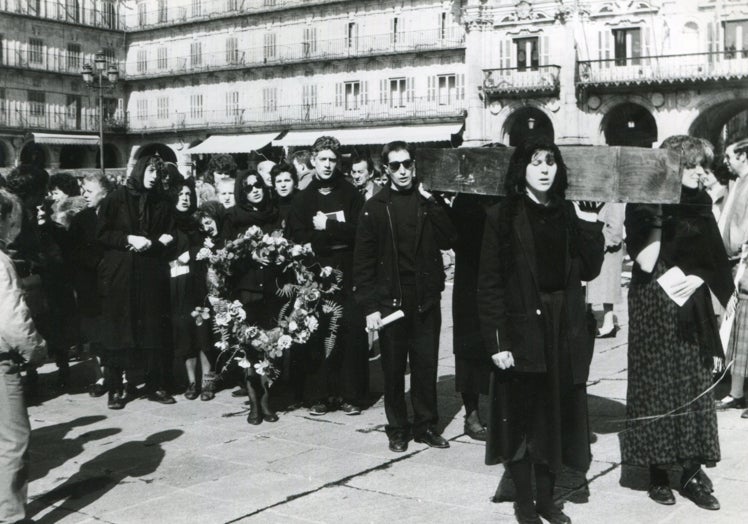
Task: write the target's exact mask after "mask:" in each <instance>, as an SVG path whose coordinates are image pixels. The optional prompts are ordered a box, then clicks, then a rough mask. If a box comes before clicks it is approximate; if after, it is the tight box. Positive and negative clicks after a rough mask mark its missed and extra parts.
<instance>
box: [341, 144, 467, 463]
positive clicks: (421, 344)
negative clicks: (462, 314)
mask: <svg viewBox="0 0 748 524" xmlns="http://www.w3.org/2000/svg"><path fill="white" fill-rule="evenodd" d="M382 163H383V165H384V166H385V169H386V171H387V173H388V174H389V177H390V185H389V186H387V187H385V188H383V189H382V190H381V191H380V192H379V193H377V194H376V195H374V196H373V197H372V198H371V199H370V200H368V201H367V202H366V204H365V205H364V211H363V213H362V215H361V218H360V219H359V224H358V229H357V232H356V247H355V253H354V265H353V268H354V272H353V274H354V293H355V295H356V298H357V300H358V302H359V303H360V304H361V305H362V307H363V308H364V312H365V313H366V315H367V316H366V329H367V330H369V331H373V330H381V331H380V334H379V336H380V347H381V350H382V369H383V371H384V389H385V391H384V407H385V412H386V414H387V435H388V437H389V440H390V449H391V450H392V451H396V452H402V451H405V450H406V449H408V426H409V424H408V412H407V408H406V405H405V367H406V362H407V360H408V357H410V376H411V401H412V403H413V436H414V439H415V441H416V442H424V443H426V444H428V445H429V446H432V447H438V448H447V447H449V444H448V443H447V441H446V440H444V438H442V437H441V435H439V434H437V433H436V431H435V426H436V423H437V420H438V412H437V401H436V375H437V360H438V357H439V330H440V328H441V307H440V306H441V304H440V302H441V292H442V290H443V289H444V268H443V265H442V256H441V252H440V250H442V249H450V248H451V247H452V244H453V243H454V242H455V240H456V236H457V234H456V231H455V228H454V226H453V225H452V223H451V222H450V220H449V218H448V216H447V214H446V211H445V209H444V207H443V205H442V204H441V203H440V202H439V201H437V200H436V199H435V198H434V197H433V196H432V195H431V194H429V193H428V192H427V191H426V190H425V189H423V186H422V185H421V184H418V182H417V180H416V177H415V165H414V161H413V157H412V154H411V151H410V148H409V147H408V144H406V143H405V142H391V143H390V144H387V145H386V146H385V147H384V149H383V151H382ZM398 310H401V311H402V312H403V313H404V318H401V319H399V320H396V321H394V322H393V323H391V324H388V325H386V326H384V325H383V324H382V318H384V317H385V316H387V315H389V314H390V313H393V312H395V311H398Z"/></svg>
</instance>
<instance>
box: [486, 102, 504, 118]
mask: <svg viewBox="0 0 748 524" xmlns="http://www.w3.org/2000/svg"><path fill="white" fill-rule="evenodd" d="M502 107H503V106H502V105H501V102H499V101H498V100H493V101H491V103H490V104H488V110H489V111H490V112H491V114H492V115H498V114H499V112H500V111H501V108H502Z"/></svg>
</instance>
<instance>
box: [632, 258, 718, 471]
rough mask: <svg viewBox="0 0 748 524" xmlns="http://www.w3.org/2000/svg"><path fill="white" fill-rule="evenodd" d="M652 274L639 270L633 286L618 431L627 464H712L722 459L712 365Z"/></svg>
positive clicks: (659, 270) (656, 272)
mask: <svg viewBox="0 0 748 524" xmlns="http://www.w3.org/2000/svg"><path fill="white" fill-rule="evenodd" d="M665 270H666V268H665V267H664V265H663V264H661V263H660V262H658V263H657V266H656V267H655V270H654V273H653V275H652V277H651V278H649V277H647V276H645V275H644V274H643V273H641V272H635V274H634V277H633V279H632V282H631V287H630V289H629V296H628V303H629V346H628V391H627V394H626V419H627V420H626V429H625V431H623V432H622V433H621V434H620V442H621V458H622V461H623V463H624V464H629V465H640V466H646V465H650V464H661V465H665V464H677V463H681V462H683V461H685V460H691V461H696V462H699V463H701V464H708V465H711V464H713V463H714V462H717V461H719V459H720V450H719V437H718V435H717V415H716V411H715V409H714V395H713V394H712V392H709V393H707V394H704V395H702V393H703V392H704V391H706V390H708V389H709V388H710V386H711V384H712V374H711V369H710V368H708V367H706V366H705V365H704V362H703V360H702V359H701V357H700V355H699V346H698V344H697V343H696V342H691V341H689V340H686V339H684V338H683V337H682V336H681V333H680V330H679V327H678V306H677V305H676V304H675V302H673V301H672V300H670V298H669V297H668V296H667V294H665V292H664V291H663V289H662V288H661V287H660V285H659V284H658V283H657V278H659V277H660V276H661V275H662V274H663V273H664V272H665Z"/></svg>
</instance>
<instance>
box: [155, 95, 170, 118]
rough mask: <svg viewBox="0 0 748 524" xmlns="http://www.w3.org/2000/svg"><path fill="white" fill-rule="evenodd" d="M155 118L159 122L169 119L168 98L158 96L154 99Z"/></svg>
mask: <svg viewBox="0 0 748 524" xmlns="http://www.w3.org/2000/svg"><path fill="white" fill-rule="evenodd" d="M156 116H157V117H158V119H159V120H166V119H167V118H169V98H168V97H166V96H160V97H158V98H157V99H156Z"/></svg>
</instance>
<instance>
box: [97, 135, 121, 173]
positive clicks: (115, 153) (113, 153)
mask: <svg viewBox="0 0 748 524" xmlns="http://www.w3.org/2000/svg"><path fill="white" fill-rule="evenodd" d="M120 158H121V155H120V153H119V149H118V148H117V146H115V145H114V144H111V143H108V142H104V168H106V169H109V168H114V167H120V164H121V161H120ZM96 167H101V151H99V150H98V149H97V150H96Z"/></svg>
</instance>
